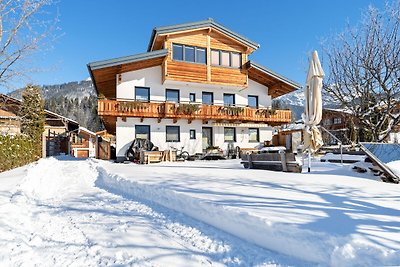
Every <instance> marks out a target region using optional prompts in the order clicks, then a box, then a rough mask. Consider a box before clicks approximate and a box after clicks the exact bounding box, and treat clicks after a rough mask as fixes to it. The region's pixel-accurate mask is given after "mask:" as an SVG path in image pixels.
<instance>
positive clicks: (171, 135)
mask: <svg viewBox="0 0 400 267" xmlns="http://www.w3.org/2000/svg"><path fill="white" fill-rule="evenodd" d="M165 132H166V133H167V138H166V139H167V140H166V141H167V142H179V141H180V131H179V126H166V129H165Z"/></svg>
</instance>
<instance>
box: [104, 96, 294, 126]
mask: <svg viewBox="0 0 400 267" xmlns="http://www.w3.org/2000/svg"><path fill="white" fill-rule="evenodd" d="M97 109H98V114H99V115H100V116H118V117H141V118H159V119H163V118H168V119H188V120H195V119H201V120H228V121H242V122H264V123H269V124H277V123H288V122H290V121H291V119H292V113H291V111H290V110H271V109H262V108H260V109H257V108H250V107H225V106H216V105H204V104H183V103H179V104H178V103H169V102H149V103H147V102H139V101H120V100H99V101H98V108H97Z"/></svg>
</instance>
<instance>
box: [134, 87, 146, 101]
mask: <svg viewBox="0 0 400 267" xmlns="http://www.w3.org/2000/svg"><path fill="white" fill-rule="evenodd" d="M135 100H136V101H142V102H149V101H150V88H149V87H139V86H135Z"/></svg>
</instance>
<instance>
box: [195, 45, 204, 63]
mask: <svg viewBox="0 0 400 267" xmlns="http://www.w3.org/2000/svg"><path fill="white" fill-rule="evenodd" d="M196 62H197V63H203V64H206V49H205V48H199V47H196Z"/></svg>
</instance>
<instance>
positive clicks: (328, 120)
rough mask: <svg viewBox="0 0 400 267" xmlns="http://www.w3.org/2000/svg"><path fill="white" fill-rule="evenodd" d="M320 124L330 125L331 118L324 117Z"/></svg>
mask: <svg viewBox="0 0 400 267" xmlns="http://www.w3.org/2000/svg"><path fill="white" fill-rule="evenodd" d="M322 124H323V125H332V120H331V119H324V120H323V122H322Z"/></svg>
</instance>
